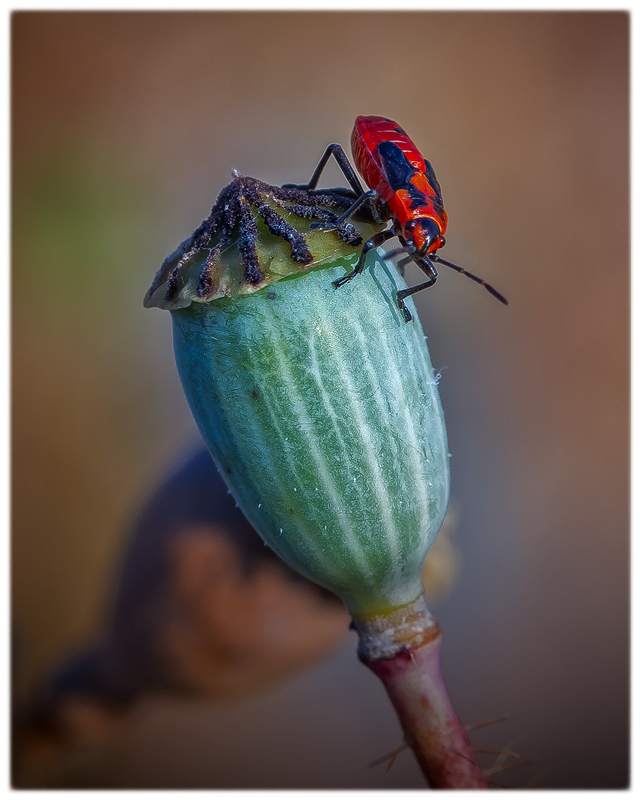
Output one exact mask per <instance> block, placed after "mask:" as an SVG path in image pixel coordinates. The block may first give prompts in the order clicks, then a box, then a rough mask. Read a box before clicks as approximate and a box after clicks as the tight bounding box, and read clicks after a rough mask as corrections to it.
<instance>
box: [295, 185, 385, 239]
mask: <svg viewBox="0 0 640 800" xmlns="http://www.w3.org/2000/svg"><path fill="white" fill-rule="evenodd" d="M377 196H378V193H377V192H376V190H375V189H370V190H369V191H368V192H363V193H362V194H361V195H360V197H359V198H358V199H357V200H356V201H355V203H353V205H351V206H349V208H348V209H347V210H346V211H345V212H344V214H342V215H341V216H340V217H338V219H337V220H336V221H335V222H312V223H311V225H310V226H309V227H310V228H311V229H318V228H320V229H322V230H325V231H332V230H335V229H336V228H339V227H340V226H341V225H344V223H345V222H346V221H347V220H348V219H350V218H351V217H352V216H353V215H354V214H355V213H356V211H357V210H358V209H359V208H360V206H361V205H362V204H363V203H366V202H367V200H373V199H374V198H376V197H377Z"/></svg>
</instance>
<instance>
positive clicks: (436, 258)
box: [431, 255, 509, 306]
mask: <svg viewBox="0 0 640 800" xmlns="http://www.w3.org/2000/svg"><path fill="white" fill-rule="evenodd" d="M431 258H432V259H433V260H434V261H437V262H438V263H440V264H444V265H445V267H451V269H455V271H456V272H459V273H460V274H461V275H466V276H467V278H471V280H472V281H475V282H476V283H479V284H480V285H481V286H484V288H485V289H486V290H487V291H488V292H489V294H492V295H493V296H494V297H495V298H496V299H497V300H499V301H500V302H501V303H504V304H505V306H508V305H509V301H508V300H507V298H506V297H504V295H501V294H500V292H499V291H498V290H497V289H494V288H493V286H492V285H491V284H490V283H487V282H486V281H485V280H483V279H482V278H479V277H478V276H477V275H474V274H473V273H472V272H468V271H467V270H466V269H464V267H459V266H458V265H457V264H452V263H451V261H445V260H444V258H441V257H440V256H437V255H433V256H431Z"/></svg>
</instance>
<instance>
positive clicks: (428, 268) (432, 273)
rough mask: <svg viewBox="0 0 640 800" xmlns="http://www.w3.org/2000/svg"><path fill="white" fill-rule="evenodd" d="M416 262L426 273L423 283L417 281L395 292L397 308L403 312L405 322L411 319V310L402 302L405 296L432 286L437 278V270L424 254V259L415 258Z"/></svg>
mask: <svg viewBox="0 0 640 800" xmlns="http://www.w3.org/2000/svg"><path fill="white" fill-rule="evenodd" d="M425 262H426V263H425ZM416 264H417V265H418V266H419V267H420V269H421V270H422V271H423V272H425V273H426V274H427V275H428V280H426V281H424V283H419V284H418V285H417V286H411V287H410V288H408V289H401V290H400V291H399V292H398V293H397V295H396V300H397V302H398V308H399V309H400V310H401V311H402V313H403V314H404V321H405V322H411V320H412V316H411V312H410V311H409V309H408V308H407V307H406V305H405V303H404V301H405V298H407V297H409V296H410V295H412V294H415V293H416V292H421V291H422V290H423V289H428V288H429V287H430V286H433V284H434V283H435V282H436V281H437V280H438V272H437V270H436V268H435V267H434V266H433V264H432V263H431V261H430V260H429V258H427V257H426V256H425V257H424V260H420V261H418V260H416Z"/></svg>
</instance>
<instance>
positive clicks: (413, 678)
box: [355, 598, 488, 789]
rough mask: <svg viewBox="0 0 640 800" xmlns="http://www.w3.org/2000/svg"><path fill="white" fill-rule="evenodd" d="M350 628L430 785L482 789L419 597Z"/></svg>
mask: <svg viewBox="0 0 640 800" xmlns="http://www.w3.org/2000/svg"><path fill="white" fill-rule="evenodd" d="M355 625H356V628H357V630H358V633H359V634H360V648H359V652H358V654H359V656H360V660H361V661H362V662H363V663H364V664H366V665H367V666H368V667H369V669H371V670H372V671H373V672H374V673H375V674H376V675H377V676H378V677H379V678H380V680H381V681H382V682H383V684H384V686H385V689H386V690H387V693H388V694H389V697H390V699H391V702H392V703H393V705H394V708H395V710H396V713H397V714H398V717H399V719H400V724H401V725H402V728H403V730H404V734H405V738H406V740H407V743H408V744H409V746H410V747H411V748H412V749H413V752H414V753H415V755H416V758H417V759H418V763H419V764H420V767H421V768H422V771H423V773H424V775H425V777H426V779H427V780H428V782H429V784H430V786H431V787H432V788H434V789H486V788H488V784H487V781H486V778H485V777H484V774H483V772H482V769H481V768H480V766H479V764H478V762H477V760H476V757H475V754H474V751H473V749H472V747H471V744H470V743H469V739H468V737H467V734H466V732H465V730H464V728H463V727H462V725H461V724H460V720H459V719H458V717H457V716H456V714H455V711H454V710H453V706H452V705H451V700H450V699H449V695H448V694H447V689H446V687H445V685H444V681H443V679H442V674H441V672H440V645H441V641H442V635H441V631H440V626H439V625H438V623H437V622H436V621H435V619H434V618H433V617H432V616H431V615H430V614H429V611H428V610H427V607H426V605H425V603H424V599H423V598H420V599H419V600H418V601H416V602H415V603H412V604H411V605H410V606H406V607H404V608H402V609H396V610H395V611H394V612H392V613H391V614H388V615H384V616H379V617H375V618H369V619H367V620H355Z"/></svg>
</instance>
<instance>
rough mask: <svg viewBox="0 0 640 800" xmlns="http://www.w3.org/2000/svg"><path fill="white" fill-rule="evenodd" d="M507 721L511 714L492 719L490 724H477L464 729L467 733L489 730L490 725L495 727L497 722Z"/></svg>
mask: <svg viewBox="0 0 640 800" xmlns="http://www.w3.org/2000/svg"><path fill="white" fill-rule="evenodd" d="M507 719H510V717H509V714H503V715H502V716H501V717H496V718H495V719H490V720H489V721H488V722H477V723H475V724H474V725H465V726H464V729H465V730H466V731H475V730H478V728H487V727H488V726H489V725H495V724H496V723H497V722H504V721H505V720H507Z"/></svg>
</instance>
